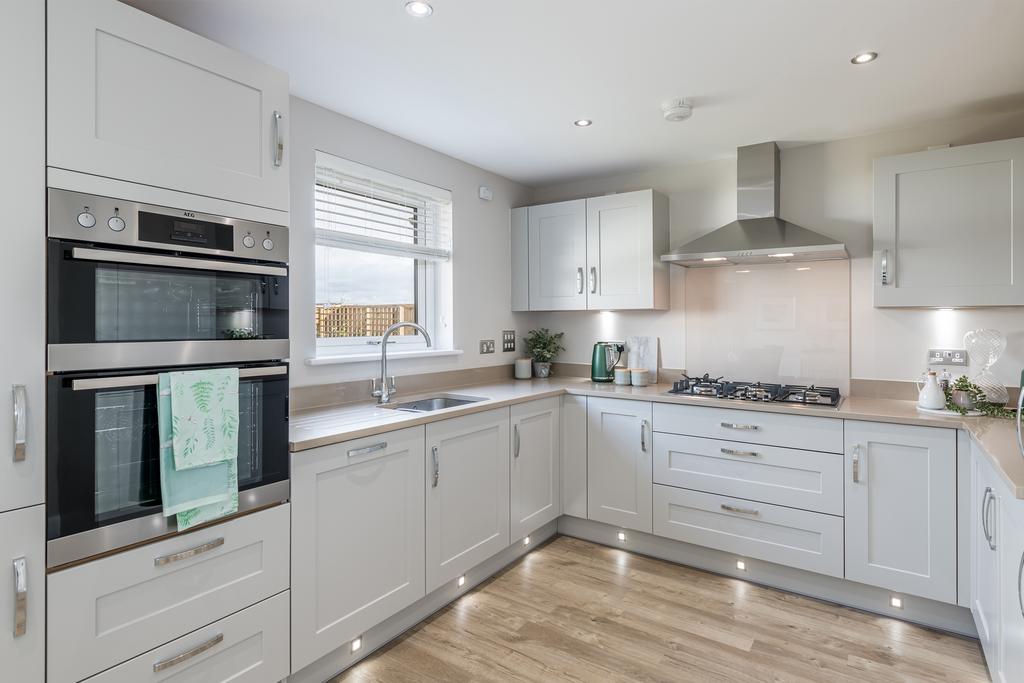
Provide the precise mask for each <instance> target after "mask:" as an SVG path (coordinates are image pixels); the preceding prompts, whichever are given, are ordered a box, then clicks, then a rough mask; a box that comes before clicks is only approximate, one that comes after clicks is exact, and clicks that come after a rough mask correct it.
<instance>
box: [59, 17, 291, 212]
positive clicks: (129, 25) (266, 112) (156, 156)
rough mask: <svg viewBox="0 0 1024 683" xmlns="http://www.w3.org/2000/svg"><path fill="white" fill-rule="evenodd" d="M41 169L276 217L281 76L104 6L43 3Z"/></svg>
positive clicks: (280, 184)
mask: <svg viewBox="0 0 1024 683" xmlns="http://www.w3.org/2000/svg"><path fill="white" fill-rule="evenodd" d="M46 44H47V59H48V63H47V141H48V144H47V165H48V166H51V167H55V168H61V169H66V170H70V171H78V172H81V173H88V174H92V175H97V176H104V177H108V178H116V179H119V180H127V181H131V182H135V183H140V184H144V185H153V186H156V187H161V188H167V189H172V190H180V191H182V192H191V193H194V194H202V195H207V196H214V197H217V198H219V199H227V200H231V201H235V202H239V203H243V204H251V205H254V206H262V207H266V208H270V209H276V210H279V211H287V210H288V195H289V179H288V155H287V148H286V144H287V123H288V77H287V75H286V74H285V73H284V72H282V71H279V70H277V69H274V68H272V67H269V66H267V65H265V64H261V63H260V62H258V61H256V60H254V59H252V58H250V57H247V56H245V55H242V54H240V53H238V52H235V51H234V50H231V49H228V48H226V47H224V46H222V45H218V44H217V43H214V42H213V41H210V40H207V39H206V38H203V37H201V36H198V35H196V34H194V33H191V32H189V31H186V30H184V29H182V28H179V27H177V26H174V25H173V24H170V23H168V22H165V21H162V20H160V19H157V18H156V17H153V16H151V15H149V14H146V13H145V12H142V11H139V10H137V9H135V8H133V7H129V6H128V5H125V4H123V3H120V2H116V1H115V0H49V2H48V3H47V41H46Z"/></svg>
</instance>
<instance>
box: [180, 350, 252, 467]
mask: <svg viewBox="0 0 1024 683" xmlns="http://www.w3.org/2000/svg"><path fill="white" fill-rule="evenodd" d="M168 375H170V379H171V433H172V437H171V440H172V448H173V450H174V469H176V470H187V469H191V468H193V467H203V466H205V465H211V464H213V463H216V462H222V461H224V460H235V459H236V458H237V457H238V368H219V369H213V370H185V371H183V372H171V373H168Z"/></svg>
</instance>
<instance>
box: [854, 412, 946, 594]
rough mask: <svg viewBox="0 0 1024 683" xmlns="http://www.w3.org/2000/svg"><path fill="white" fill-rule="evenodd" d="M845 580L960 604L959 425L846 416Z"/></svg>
mask: <svg viewBox="0 0 1024 683" xmlns="http://www.w3.org/2000/svg"><path fill="white" fill-rule="evenodd" d="M845 433H846V434H845V439H846V578H847V579H850V580H852V581H859V582H860V583H866V584H868V585H872V586H878V587H880V588H887V589H889V590H892V591H896V592H899V593H907V594H909V595H917V596H920V597H923V598H930V599H932V600H938V601H940V602H947V603H952V604H956V601H957V594H956V567H957V547H956V514H957V513H956V431H955V430H952V429H940V428H935V427H915V426H909V425H895V424H883V423H876V422H860V421H853V420H847V421H846V428H845Z"/></svg>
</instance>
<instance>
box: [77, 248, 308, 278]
mask: <svg viewBox="0 0 1024 683" xmlns="http://www.w3.org/2000/svg"><path fill="white" fill-rule="evenodd" d="M71 258H75V259H79V260H81V261H105V262H108V263H130V264H133V265H142V266H165V267H167V268H190V269H192V270H216V271H220V272H224V273H248V274H252V275H278V276H280V277H286V276H287V275H288V269H287V268H281V267H279V266H261V265H257V264H255V263H233V262H231V261H217V260H212V259H194V258H182V257H180V256H163V255H161V254H140V253H138V252H134V251H113V250H110V249H90V248H88V247H75V248H74V249H72V250H71Z"/></svg>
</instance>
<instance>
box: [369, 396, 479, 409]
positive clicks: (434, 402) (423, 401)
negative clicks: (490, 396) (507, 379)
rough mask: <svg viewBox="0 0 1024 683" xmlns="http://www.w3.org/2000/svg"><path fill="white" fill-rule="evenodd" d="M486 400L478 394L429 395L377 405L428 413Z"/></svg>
mask: <svg viewBox="0 0 1024 683" xmlns="http://www.w3.org/2000/svg"><path fill="white" fill-rule="evenodd" d="M486 400H487V399H486V398H481V397H479V396H431V397H429V398H419V399H416V400H415V401H405V402H403V403H392V404H389V405H382V406H378V407H380V408H388V409H390V410H401V411H404V412H407V413H429V412H432V411H435V410H444V409H445V408H455V407H458V406H464V405H466V404H469V403H478V402H479V401H486Z"/></svg>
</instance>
